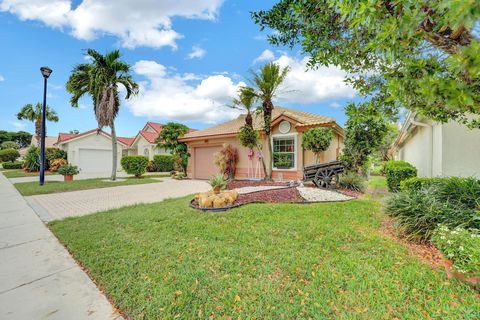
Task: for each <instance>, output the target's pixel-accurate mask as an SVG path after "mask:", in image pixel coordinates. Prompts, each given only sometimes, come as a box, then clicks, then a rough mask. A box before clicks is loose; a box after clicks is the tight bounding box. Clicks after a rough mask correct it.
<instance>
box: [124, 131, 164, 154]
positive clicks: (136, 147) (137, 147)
mask: <svg viewBox="0 0 480 320" xmlns="http://www.w3.org/2000/svg"><path fill="white" fill-rule="evenodd" d="M148 128H150V127H148ZM131 150H132V151H131V154H138V155H141V156H145V155H146V154H145V150H148V159H150V160H153V156H154V155H156V154H169V152H167V151H166V150H165V149H164V148H159V147H157V146H156V145H155V144H151V143H150V142H148V141H147V139H145V138H144V137H143V136H139V137H138V138H137V141H136V142H135V143H134V144H133V145H132V149H131Z"/></svg>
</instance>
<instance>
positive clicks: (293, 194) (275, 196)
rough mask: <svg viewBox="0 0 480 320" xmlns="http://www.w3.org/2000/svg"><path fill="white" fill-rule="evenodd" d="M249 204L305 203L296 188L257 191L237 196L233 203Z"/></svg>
mask: <svg viewBox="0 0 480 320" xmlns="http://www.w3.org/2000/svg"><path fill="white" fill-rule="evenodd" d="M249 202H267V203H279V202H305V200H304V199H303V198H302V196H301V195H300V193H299V192H298V190H297V188H295V187H292V188H284V189H273V190H265V191H258V192H253V193H247V194H240V195H238V199H237V201H236V202H235V203H238V204H245V203H249Z"/></svg>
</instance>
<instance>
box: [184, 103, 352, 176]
mask: <svg viewBox="0 0 480 320" xmlns="http://www.w3.org/2000/svg"><path fill="white" fill-rule="evenodd" d="M253 119H254V121H253V125H254V128H255V129H256V130H259V131H260V133H261V138H260V140H261V141H260V142H261V148H262V153H263V157H264V158H265V161H272V160H271V159H272V157H271V156H270V155H269V152H268V144H267V139H266V135H265V134H264V133H263V131H262V127H263V126H262V123H263V118H262V117H261V116H258V115H257V116H254V117H253ZM244 124H245V115H240V116H239V117H238V118H236V119H234V120H231V121H227V122H224V123H221V124H218V125H215V126H212V127H209V128H206V129H204V130H199V131H194V132H190V133H188V134H186V135H185V136H184V137H182V138H181V139H180V141H183V142H185V143H187V145H188V148H189V152H190V154H191V158H190V161H189V165H188V169H187V172H188V176H189V177H190V178H195V179H209V178H210V177H211V176H212V175H215V174H217V173H218V168H217V167H216V165H215V164H214V154H215V153H217V152H218V151H220V150H221V149H222V145H223V144H225V143H228V144H230V145H232V146H233V147H235V148H236V149H237V150H238V158H239V159H238V162H237V166H236V178H237V179H246V178H249V177H253V176H252V167H253V171H255V170H256V168H257V165H258V164H259V163H258V162H257V156H258V154H255V155H254V156H253V157H251V158H250V157H249V150H248V149H247V148H245V147H243V146H242V145H241V144H240V141H239V140H238V137H237V135H238V133H239V130H240V128H241V127H242V126H243V125H244ZM313 127H330V128H332V129H333V132H334V135H333V139H332V142H331V144H330V147H329V148H328V150H326V151H325V152H322V153H321V155H320V161H321V162H328V161H333V160H336V159H338V156H339V154H340V151H341V149H342V147H343V140H344V131H343V129H342V128H341V127H340V126H339V125H338V124H337V123H336V121H335V119H333V118H329V117H325V116H321V115H318V114H313V113H308V112H303V111H299V110H293V109H287V108H284V107H275V108H274V110H273V114H272V137H271V139H272V146H273V152H274V154H279V155H280V154H283V155H284V158H285V157H286V158H287V159H289V161H288V164H287V165H286V166H285V164H283V165H282V168H277V163H275V161H274V162H273V171H272V177H273V178H274V179H276V180H297V179H302V178H303V167H304V166H307V165H311V164H315V155H314V154H313V153H312V152H311V151H308V150H304V149H303V148H302V134H303V132H304V131H305V130H307V129H309V128H313ZM255 153H258V152H257V150H255ZM273 158H278V157H273ZM250 159H252V160H250ZM249 168H250V169H249ZM257 177H258V176H257ZM261 177H263V171H261Z"/></svg>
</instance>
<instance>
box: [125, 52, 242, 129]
mask: <svg viewBox="0 0 480 320" xmlns="http://www.w3.org/2000/svg"><path fill="white" fill-rule="evenodd" d="M133 70H134V71H135V72H136V73H137V74H139V75H142V76H144V77H145V78H146V81H142V82H140V94H139V95H138V96H136V97H133V98H132V99H130V100H128V101H126V105H127V107H128V108H129V109H130V111H131V112H132V113H133V114H134V115H135V116H147V117H156V118H160V119H162V120H179V121H182V120H194V121H203V122H207V123H216V122H219V121H223V120H227V119H232V118H233V117H235V116H237V115H238V111H237V110H234V109H231V108H229V107H228V105H229V104H230V103H231V101H232V98H233V97H234V96H235V95H236V94H237V91H238V88H239V87H240V86H244V85H245V83H243V82H237V83H235V82H234V81H233V80H232V78H230V77H227V76H225V75H211V76H207V77H200V76H198V75H194V74H178V73H175V72H170V71H169V68H167V67H165V66H163V65H161V64H159V63H157V62H155V61H149V60H141V61H138V62H137V63H135V65H134V66H133ZM199 78H200V79H201V81H200V80H199ZM192 81H196V83H195V84H193V83H192ZM198 81H200V82H198Z"/></svg>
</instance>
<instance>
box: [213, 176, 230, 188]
mask: <svg viewBox="0 0 480 320" xmlns="http://www.w3.org/2000/svg"><path fill="white" fill-rule="evenodd" d="M209 183H210V186H211V187H212V188H213V189H215V188H220V190H223V189H225V188H226V187H227V181H226V180H225V177H224V176H223V175H221V174H217V175H214V176H213V177H211V178H210V181H209Z"/></svg>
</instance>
